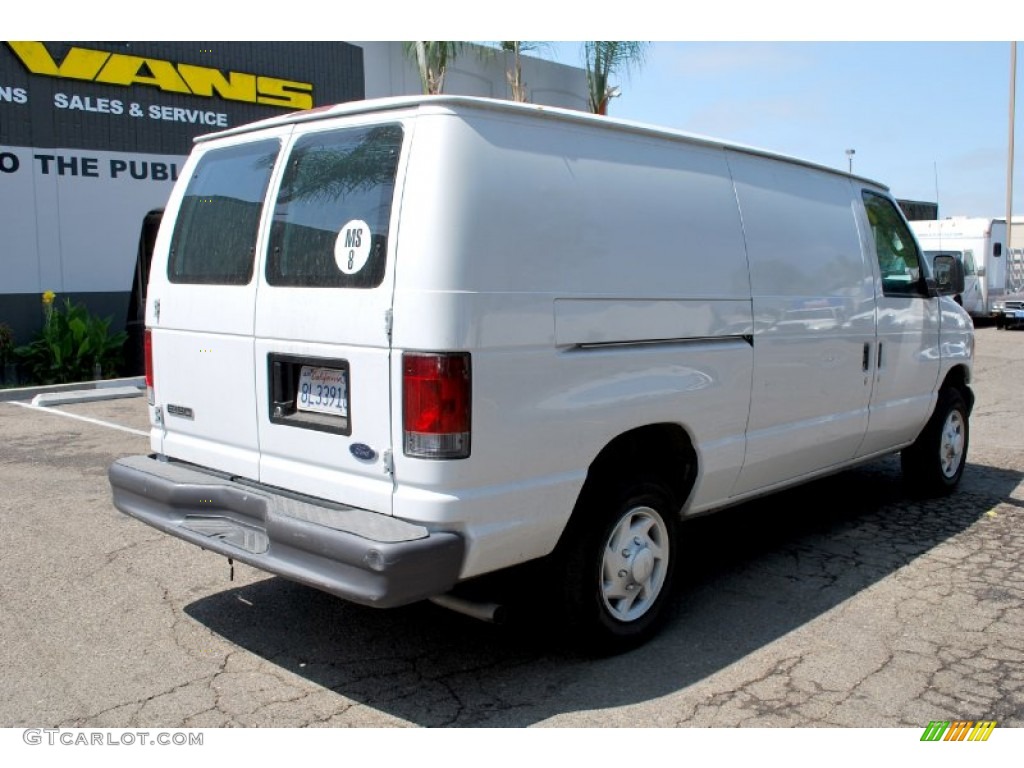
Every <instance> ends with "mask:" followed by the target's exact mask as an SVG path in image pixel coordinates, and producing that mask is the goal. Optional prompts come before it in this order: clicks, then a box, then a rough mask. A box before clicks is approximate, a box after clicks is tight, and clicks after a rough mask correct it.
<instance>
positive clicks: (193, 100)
mask: <svg viewBox="0 0 1024 768" xmlns="http://www.w3.org/2000/svg"><path fill="white" fill-rule="evenodd" d="M506 64H507V62H506V54H504V53H502V52H497V51H488V50H486V49H479V50H467V51H464V52H463V53H462V54H461V55H460V56H459V57H458V58H457V59H456V60H455V62H454V64H453V66H452V67H451V69H450V70H449V72H448V75H447V77H446V81H445V86H446V87H445V91H446V92H447V93H458V94H464V95H472V96H488V97H494V98H508V93H509V88H508V85H507V83H506V77H505V68H506ZM523 70H524V77H525V79H526V82H527V86H528V88H529V100H530V101H532V102H534V103H540V104H547V105H551V106H562V107H569V108H573V109H584V108H585V107H586V80H585V76H584V73H583V71H582V70H580V69H576V68H574V67H567V66H564V65H561V64H556V63H553V62H546V61H540V60H536V59H525V61H524V66H523ZM419 91H420V82H419V77H418V75H417V72H416V69H415V68H414V66H413V65H412V63H411V62H410V61H409V59H408V57H406V56H405V54H404V52H403V48H402V44H401V43H397V42H351V43H350V42H210V43H198V42H115V43H111V42H45V43H44V42H38V41H21V42H6V43H0V233H2V237H0V322H4V323H7V324H8V325H10V326H11V327H12V328H13V330H14V333H15V339H16V341H17V343H19V344H22V343H25V342H27V341H29V340H30V339H31V338H32V336H33V335H34V334H35V333H36V332H37V331H38V329H39V328H40V327H41V325H42V317H43V315H42V310H41V303H40V296H41V294H42V293H43V292H44V291H54V292H56V293H57V294H58V297H59V299H58V300H59V301H60V300H63V299H64V298H70V299H71V300H72V301H79V302H82V303H84V304H85V305H86V306H87V307H88V308H89V309H90V310H91V311H93V312H94V313H96V314H99V315H101V316H111V317H112V318H113V328H114V329H115V330H116V329H119V328H128V330H129V332H130V334H132V336H133V337H136V338H137V337H138V336H139V335H140V333H141V321H142V309H143V306H144V305H143V303H142V302H141V297H142V296H143V295H144V290H145V281H146V276H147V270H148V256H149V253H150V249H151V248H152V244H153V240H154V239H155V236H156V229H157V226H158V224H159V219H160V212H161V210H162V208H163V205H164V202H165V201H166V199H167V197H168V195H169V194H170V190H171V186H172V185H173V183H174V181H175V180H176V179H177V177H178V174H179V172H180V169H181V167H182V164H183V162H184V159H185V156H186V155H187V154H188V152H189V149H190V147H191V143H192V140H193V138H195V137H196V136H198V135H201V134H204V133H209V132H211V131H217V130H222V129H224V128H230V127H234V126H237V125H242V124H244V123H248V122H251V121H253V120H258V119H262V118H266V117H272V116H275V115H279V114H282V113H284V112H287V111H292V110H300V109H310V108H313V107H317V106H321V105H326V104H335V103H339V102H346V101H353V100H358V99H364V98H378V97H386V96H397V95H404V94H412V93H418V92H419ZM129 346H130V347H131V349H130V350H129V355H128V356H129V367H130V368H137V365H138V361H137V360H133V359H131V358H132V357H133V354H132V353H133V352H134V351H135V347H137V346H138V345H137V344H136V343H132V344H130V345H129Z"/></svg>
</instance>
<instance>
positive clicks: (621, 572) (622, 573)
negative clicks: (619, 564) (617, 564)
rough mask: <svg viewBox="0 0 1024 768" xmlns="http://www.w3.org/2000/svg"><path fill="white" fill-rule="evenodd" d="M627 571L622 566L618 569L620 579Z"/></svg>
mask: <svg viewBox="0 0 1024 768" xmlns="http://www.w3.org/2000/svg"><path fill="white" fill-rule="evenodd" d="M627 573H629V571H627V570H626V569H625V568H623V569H622V570H621V571H619V578H620V579H623V578H625V577H626V574H627Z"/></svg>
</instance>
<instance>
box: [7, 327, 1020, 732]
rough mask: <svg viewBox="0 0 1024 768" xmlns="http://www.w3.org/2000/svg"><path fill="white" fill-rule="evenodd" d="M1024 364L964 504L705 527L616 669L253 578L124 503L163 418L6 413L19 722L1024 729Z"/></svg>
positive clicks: (982, 449) (727, 520)
mask: <svg viewBox="0 0 1024 768" xmlns="http://www.w3.org/2000/svg"><path fill="white" fill-rule="evenodd" d="M1022 353H1024V331H999V330H996V329H994V328H982V329H979V331H978V340H977V367H976V373H975V382H974V385H975V391H976V393H977V405H976V408H975V412H974V415H973V418H972V435H971V445H970V455H969V466H968V467H967V470H966V472H965V475H964V480H963V483H962V486H961V488H960V489H959V491H958V492H957V493H956V494H955V495H953V496H952V497H950V498H948V499H942V500H931V501H920V500H916V499H913V498H911V497H910V496H908V495H907V492H906V490H905V489H904V487H903V485H902V483H901V481H900V476H899V467H898V460H896V459H892V458H890V459H885V460H883V461H880V462H877V463H875V464H872V465H869V466H865V467H861V468H859V469H855V470H851V471H848V472H845V473H843V474H840V475H837V476H834V477H831V478H827V479H825V480H821V481H819V482H816V483H813V484H811V485H808V486H804V487H802V488H800V489H796V490H794V491H790V492H787V493H784V494H780V495H776V496H773V497H771V498H768V499H764V500H761V501H758V502H755V503H752V504H746V505H743V506H741V507H737V508H734V509H730V510H726V511H723V512H721V513H719V514H717V515H714V516H710V517H707V518H702V519H700V520H696V521H692V522H690V523H687V524H686V525H685V526H683V534H684V536H683V552H682V557H683V561H682V568H681V573H680V574H679V576H680V589H679V594H678V597H677V599H676V601H675V603H674V605H673V607H672V615H671V618H670V621H669V622H668V625H667V626H666V628H665V630H664V632H663V633H662V634H661V635H660V636H659V637H658V638H656V639H655V640H654V641H653V642H651V643H650V644H648V645H646V646H644V647H642V648H640V649H637V650H635V651H633V652H630V653H628V654H624V655H621V656H617V657H613V658H606V659H593V658H588V657H585V656H581V655H578V654H575V653H574V652H572V651H571V650H566V649H565V648H564V647H563V644H562V643H561V642H560V638H558V637H557V636H555V634H554V631H553V630H551V629H550V628H549V627H548V626H546V625H544V624H539V625H538V624H537V623H535V622H534V623H531V622H530V621H525V620H522V619H520V620H519V621H512V622H510V624H508V625H504V626H494V625H490V624H485V623H481V622H478V621H475V620H473V619H470V618H466V617H463V616H461V615H458V614H454V613H451V612H448V611H445V610H444V609H442V608H439V607H437V606H434V605H431V604H426V603H425V604H419V605H414V606H409V607H406V608H401V609H396V610H392V611H377V610H374V609H371V608H363V607H359V606H355V605H350V604H347V603H344V602H342V601H340V600H337V599H335V598H333V597H330V596H328V595H326V594H323V593H320V592H317V591H316V590H313V589H309V588H306V587H302V586H299V585H296V584H292V583H289V582H287V581H285V580H283V579H280V578H276V577H271V576H268V575H267V574H265V573H262V572H260V571H256V570H254V569H252V568H248V567H247V566H244V565H240V564H235V566H234V569H233V573H232V569H231V568H230V567H229V565H228V563H227V561H226V560H225V559H224V558H223V557H220V556H218V555H215V554H212V553H210V552H205V551H203V550H201V549H199V548H197V547H194V546H191V545H189V544H185V543H184V542H181V541H179V540H177V539H174V538H172V537H169V536H166V535H164V534H161V533H159V532H157V531H155V530H153V529H151V528H149V527H147V526H145V525H143V524H142V523H139V522H136V521H134V520H131V519H129V518H128V517H126V516H125V515H123V514H121V513H120V512H118V511H117V510H115V509H114V507H113V506H112V505H111V503H110V491H109V486H108V483H107V474H106V473H107V467H108V466H109V464H110V463H111V462H112V461H113V460H114V459H115V458H118V457H120V456H125V455H130V454H136V453H144V452H146V451H147V450H148V446H149V443H148V438H147V437H146V432H147V430H148V422H147V414H146V404H145V400H144V399H141V398H135V399H126V400H107V401H101V402H87V403H77V404H74V403H72V404H66V405H60V406H55V407H52V408H31V407H29V406H28V405H27V404H26V403H24V402H22V403H12V402H0V488H2V494H0V555H2V556H0V679H2V680H3V681H4V685H3V692H4V695H3V696H2V697H0V726H7V727H73V726H88V727H131V728H135V727H163V728H177V727H207V726H210V727H212V726H224V725H242V726H279V727H289V726H320V725H323V726H334V725H346V726H408V725H413V726H683V727H688V726H716V727H724V726H758V727H763V726H856V727H904V726H906V727H916V728H924V726H925V725H927V724H928V722H930V721H932V720H996V721H998V722H999V724H1000V727H1003V726H1016V727H1022V726H1024V610H1022V606H1024V574H1022V569H1021V561H1022V554H1024V483H1022V478H1024V442H1022V440H1021V435H1022V432H1024V405H1022V403H1024V398H1022V396H1021V392H1020V390H1021V382H1024V354H1022ZM530 588H531V589H532V590H534V592H535V594H532V595H530V598H531V599H532V600H535V601H536V602H537V603H538V604H543V603H544V602H545V601H546V600H547V599H548V595H547V594H546V593H545V589H544V586H543V585H542V584H541V585H537V584H533V585H531V587H530Z"/></svg>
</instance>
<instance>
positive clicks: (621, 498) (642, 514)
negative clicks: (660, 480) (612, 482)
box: [560, 483, 677, 653]
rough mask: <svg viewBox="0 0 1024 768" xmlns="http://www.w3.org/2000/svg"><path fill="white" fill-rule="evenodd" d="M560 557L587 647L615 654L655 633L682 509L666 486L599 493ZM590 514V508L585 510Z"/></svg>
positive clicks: (573, 620) (572, 617) (572, 622)
mask: <svg viewBox="0 0 1024 768" xmlns="http://www.w3.org/2000/svg"><path fill="white" fill-rule="evenodd" d="M594 496H596V497H597V498H593V502H592V504H593V506H591V505H589V504H588V505H586V508H584V509H581V510H578V511H580V512H582V513H583V519H582V520H578V521H574V522H576V523H577V525H576V526H575V530H574V531H571V532H570V535H569V538H568V540H567V541H566V542H565V545H566V546H565V550H564V553H563V555H562V557H561V566H562V567H561V569H560V570H561V571H562V574H561V576H562V578H561V580H562V585H563V589H564V601H563V603H564V607H565V614H564V618H565V619H566V621H567V622H568V624H569V627H570V629H571V631H572V633H573V635H574V636H575V639H576V640H577V641H578V642H579V644H580V645H582V646H583V647H585V648H587V649H589V650H592V651H596V652H599V653H614V652H619V651H624V650H626V649H628V648H632V647H635V646H637V645H639V644H641V643H643V642H645V641H647V640H648V639H649V638H650V637H652V636H653V635H654V633H655V632H656V631H657V629H658V627H659V626H660V624H661V621H662V619H663V618H664V613H665V605H666V602H667V601H668V599H669V595H670V593H671V591H672V582H673V577H674V573H675V567H676V559H677V549H676V515H675V510H674V509H673V507H672V504H671V502H670V498H671V495H670V494H669V493H668V492H667V491H666V490H665V489H664V488H662V487H661V486H660V485H658V484H654V483H640V484H636V485H633V486H631V487H628V488H626V489H625V490H623V491H622V492H620V493H617V494H615V493H612V494H607V495H606V494H600V495H599V496H598V495H597V494H594ZM588 512H589V513H590V514H587V513H588Z"/></svg>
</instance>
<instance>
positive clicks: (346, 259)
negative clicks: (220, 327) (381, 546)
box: [253, 118, 407, 514]
mask: <svg viewBox="0 0 1024 768" xmlns="http://www.w3.org/2000/svg"><path fill="white" fill-rule="evenodd" d="M377 120H378V121H377V122H373V123H369V122H366V121H365V120H363V121H362V122H356V123H353V122H352V120H351V119H347V120H325V121H317V122H315V123H309V124H306V125H304V126H302V129H301V130H298V129H297V130H296V134H295V136H294V137H293V139H292V142H291V145H290V148H289V151H288V155H287V160H286V162H285V163H284V165H283V170H282V172H281V179H280V183H279V188H278V190H277V192H276V195H275V199H274V201H273V203H272V205H273V206H274V207H273V218H272V221H271V223H270V226H269V229H268V234H267V243H266V251H265V252H266V258H265V263H264V268H263V269H262V270H261V273H260V275H259V276H258V291H257V294H256V314H255V371H254V378H253V382H254V384H255V398H256V404H255V410H256V414H257V418H256V423H257V424H258V432H259V434H258V440H259V450H260V468H259V478H260V481H261V482H262V483H265V484H268V485H272V486H277V487H281V488H285V489H288V490H291V491H295V492H298V493H303V494H309V495H312V496H316V497H319V498H325V499H330V500H334V501H337V502H340V503H344V504H348V505H352V506H357V507H361V508H364V509H370V510H373V511H376V512H383V513H387V514H390V513H391V510H392V507H391V495H392V491H393V484H392V479H391V475H390V450H391V376H390V370H391V342H390V312H391V304H392V295H393V287H394V267H393V262H394V251H395V235H396V233H397V221H398V214H397V209H398V204H397V202H396V201H395V197H396V195H395V189H396V182H397V180H398V179H399V178H400V176H401V174H400V161H401V159H402V146H403V140H404V138H405V135H406V133H407V126H403V125H402V124H401V122H398V121H395V120H392V121H389V122H386V123H381V122H379V118H377Z"/></svg>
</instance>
